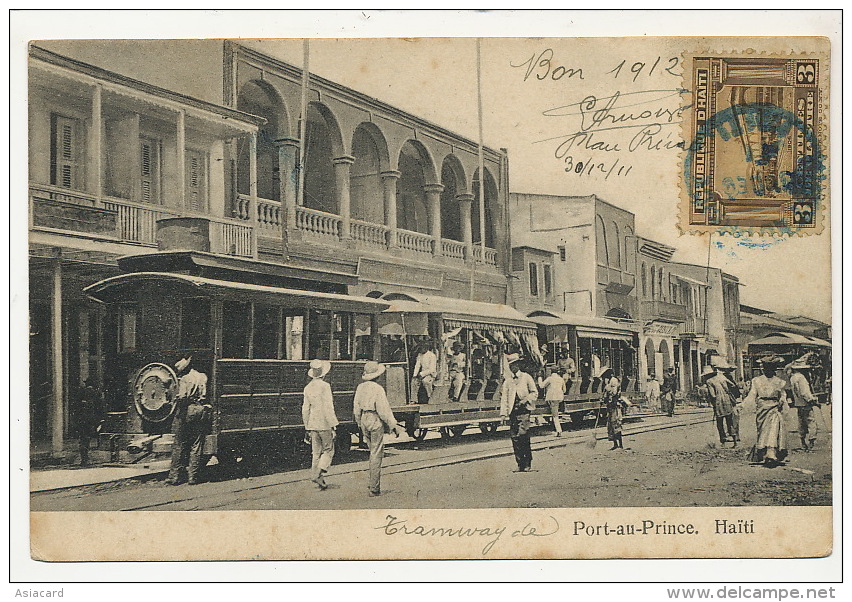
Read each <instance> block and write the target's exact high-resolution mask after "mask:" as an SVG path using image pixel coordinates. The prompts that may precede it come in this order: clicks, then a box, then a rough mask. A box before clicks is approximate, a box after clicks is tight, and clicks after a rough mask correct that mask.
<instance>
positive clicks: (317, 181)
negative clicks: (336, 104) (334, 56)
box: [304, 103, 342, 213]
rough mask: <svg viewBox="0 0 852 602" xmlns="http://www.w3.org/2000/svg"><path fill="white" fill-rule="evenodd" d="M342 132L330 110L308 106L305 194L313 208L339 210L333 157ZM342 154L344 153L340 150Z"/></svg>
mask: <svg viewBox="0 0 852 602" xmlns="http://www.w3.org/2000/svg"><path fill="white" fill-rule="evenodd" d="M339 135H340V131H339V130H338V128H337V123H336V122H335V120H334V117H333V116H332V115H331V112H330V111H329V110H328V109H327V108H325V107H324V106H322V105H319V104H317V103H311V104H310V105H309V106H308V123H307V127H306V130H305V194H304V203H305V206H306V207H309V208H310V209H317V210H319V211H325V212H326V213H337V212H338V211H339V208H338V206H337V187H336V185H335V174H334V163H333V159H334V156H335V153H336V152H340V151H341V150H342V149H340V148H339V144H336V142H338V140H337V139H338V138H339ZM341 154H342V153H341Z"/></svg>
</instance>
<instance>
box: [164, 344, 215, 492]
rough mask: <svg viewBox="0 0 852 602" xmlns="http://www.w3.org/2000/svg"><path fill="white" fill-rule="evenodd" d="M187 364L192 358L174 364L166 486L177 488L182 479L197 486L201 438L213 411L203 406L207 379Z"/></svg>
mask: <svg viewBox="0 0 852 602" xmlns="http://www.w3.org/2000/svg"><path fill="white" fill-rule="evenodd" d="M191 362H192V357H185V358H182V359H180V360H178V362H177V363H175V372H177V375H178V391H177V395H176V396H175V414H174V418H173V422H172V429H173V431H174V436H175V442H174V445H172V459H171V466H170V468H169V476H168V478H167V479H166V483H168V484H169V485H180V484H181V483H183V482H184V479H186V481H187V482H188V483H189V484H190V485H195V484H196V483H198V471H199V470H200V469H201V467H202V452H203V451H204V436H205V435H206V434H207V433H208V431H209V429H210V423H211V419H212V411H213V407H212V406H210V405H209V404H208V403H207V375H206V374H203V373H201V372H198V371H197V370H195V369H194V368H190V367H189V365H190V363H191Z"/></svg>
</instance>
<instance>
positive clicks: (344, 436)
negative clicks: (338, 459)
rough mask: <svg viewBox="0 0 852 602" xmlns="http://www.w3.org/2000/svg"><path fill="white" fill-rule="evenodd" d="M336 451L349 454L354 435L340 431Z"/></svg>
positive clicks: (335, 442) (336, 440)
mask: <svg viewBox="0 0 852 602" xmlns="http://www.w3.org/2000/svg"><path fill="white" fill-rule="evenodd" d="M334 449H335V450H336V451H340V452H344V453H345V452H348V451H349V450H351V449H352V433H350V432H349V431H347V430H346V429H338V431H337V437H336V438H335V440H334Z"/></svg>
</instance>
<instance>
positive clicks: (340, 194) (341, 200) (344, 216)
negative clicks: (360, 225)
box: [332, 155, 355, 240]
mask: <svg viewBox="0 0 852 602" xmlns="http://www.w3.org/2000/svg"><path fill="white" fill-rule="evenodd" d="M332 162H333V163H334V176H335V182H336V184H337V186H336V188H337V209H338V213H339V214H340V239H341V240H349V239H350V238H351V237H352V233H351V231H350V223H351V220H352V207H351V201H350V196H349V170H350V168H351V166H352V164H353V163H355V157H353V156H352V155H343V156H342V157H336V158H335V159H333V160H332Z"/></svg>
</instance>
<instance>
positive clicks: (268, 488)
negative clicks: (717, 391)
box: [118, 412, 713, 511]
mask: <svg viewBox="0 0 852 602" xmlns="http://www.w3.org/2000/svg"><path fill="white" fill-rule="evenodd" d="M678 416H681V417H680V418H673V419H663V418H662V417H659V418H660V419H663V420H665V421H664V422H655V423H654V424H635V423H634V424H629V423H626V424H625V425H624V434H625V436H636V435H644V434H648V433H654V432H658V431H662V430H667V429H674V428H681V427H687V426H692V425H695V424H701V423H707V422H712V421H713V415H712V413H710V414H709V415H708V413H707V412H694V413H690V414H681V415H678ZM590 430H591V429H584V430H578V431H571V432H567V431H566V432H565V434H564V435H563V437H559V438H557V437H555V436H553V435H549V436H547V437H546V438H544V439H539V440H538V441H534V442H533V445H532V447H533V449H534V450H537V451H541V450H545V449H555V448H561V447H567V446H570V445H578V444H587V443H590V442H591V439H590V438H589V431H590ZM599 431H600V428H599V429H598V432H596V434H595V435H596V440H598V441H604V440H605V439H606V434H605V432H603V433H601V432H599ZM471 448H473V449H471ZM430 451H431V450H430ZM436 451H438V450H436ZM440 452H441V453H440V455H437V456H432V457H422V456H421V457H418V458H410V457H409V458H399V457H392V456H391V457H386V458H385V465H384V467H383V470H382V473H383V475H393V474H400V473H406V472H414V471H418V470H428V469H431V468H439V467H441V466H448V465H451V464H462V463H466V462H475V461H478V460H485V459H490V458H498V457H503V456H511V455H512V454H513V451H512V446H511V444H510V443H509V442H508V441H507V440H505V439H504V440H493V439H492V440H490V441H485V442H477V443H475V444H469V445H464V446H461V445H459V446H457V447H456V446H453V447H450V448H447V447H441V448H440ZM416 453H418V454H420V453H424V454H428V451H426V452H422V450H421V451H418V452H416ZM366 471H367V463H366V462H365V461H358V462H354V463H352V464H348V465H347V464H340V465H337V466H335V467H334V475H335V476H338V475H349V474H355V473H361V472H366ZM273 476H274V477H275V478H274V479H270V477H273ZM260 478H261V479H262V480H263V482H260V483H258V482H255V483H253V484H246V485H245V486H241V487H237V488H236V489H235V488H233V487H230V488H228V489H227V490H222V489H221V488H216V489H215V490H213V491H209V492H205V491H204V487H205V486H206V485H204V484H203V485H201V486H199V487H193V488H190V489H186V490H185V491H188V492H189V491H191V492H192V494H193V495H186V496H181V497H177V498H174V497H172V498H170V499H168V500H160V501H152V502H148V503H134V504H126V505H124V506H123V507H121V508H118V510H121V511H144V510H195V509H204V510H217V509H220V508H224V507H227V506H229V505H232V504H233V500H234V496H235V495H239V496H240V498H241V500H243V501H245V500H252V501H257V500H262V499H264V498H272V497H275V496H278V495H280V491H276V490H275V489H274V488H279V487H282V486H287V485H292V484H295V483H304V482H305V481H307V480H308V474H307V470H304V469H303V470H296V471H292V472H287V473H278V474H276V475H266V476H264V477H260ZM230 483H231V484H232V483H233V482H232V481H231V482H230ZM181 492H182V491H181ZM199 494H201V495H199ZM217 498H220V499H217ZM201 500H203V502H202V503H199V502H200V501H201Z"/></svg>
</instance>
